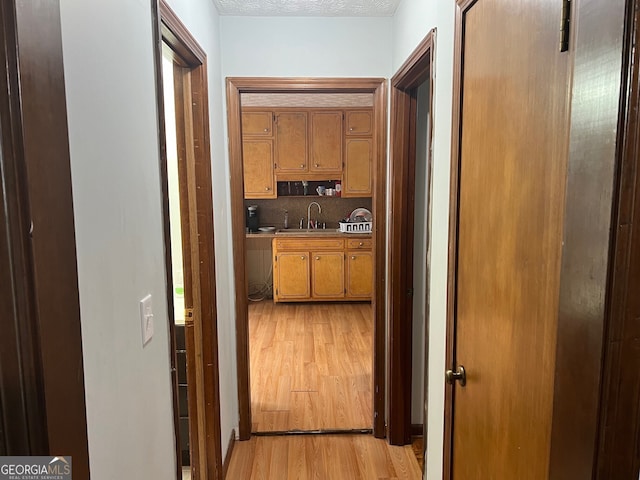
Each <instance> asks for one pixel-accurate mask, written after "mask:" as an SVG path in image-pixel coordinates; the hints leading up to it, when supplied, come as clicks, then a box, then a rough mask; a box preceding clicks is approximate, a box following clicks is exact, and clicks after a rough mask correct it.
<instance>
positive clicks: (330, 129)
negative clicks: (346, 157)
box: [309, 112, 343, 176]
mask: <svg viewBox="0 0 640 480" xmlns="http://www.w3.org/2000/svg"><path fill="white" fill-rule="evenodd" d="M342 138H343V135H342V112H311V159H310V162H309V171H310V172H313V173H330V174H335V175H336V176H340V173H341V172H342Z"/></svg>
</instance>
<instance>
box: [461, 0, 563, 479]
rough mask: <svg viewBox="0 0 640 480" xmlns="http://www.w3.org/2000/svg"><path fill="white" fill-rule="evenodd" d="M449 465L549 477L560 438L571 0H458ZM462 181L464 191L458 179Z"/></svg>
mask: <svg viewBox="0 0 640 480" xmlns="http://www.w3.org/2000/svg"><path fill="white" fill-rule="evenodd" d="M462 3H463V4H464V6H462V7H460V8H461V12H462V13H461V14H462V17H461V26H462V31H463V32H464V34H460V37H459V38H461V39H463V40H461V41H460V43H459V45H460V46H461V52H460V53H461V54H462V55H461V58H463V59H464V64H463V65H462V69H461V70H460V71H461V72H463V73H462V77H461V105H462V108H461V110H460V124H459V126H460V130H459V131H460V132H461V133H460V147H459V157H458V165H457V167H458V169H459V170H458V171H459V177H458V185H456V186H457V187H458V188H459V192H458V193H459V205H458V207H459V209H458V216H457V219H456V220H457V231H458V245H457V277H456V278H455V282H456V283H455V285H456V287H455V288H456V297H455V315H456V317H455V326H456V332H455V347H454V351H455V360H456V364H457V366H459V365H463V366H464V367H465V369H466V372H467V379H466V381H467V383H466V386H462V385H461V383H459V382H457V383H455V387H454V388H455V392H454V395H453V398H454V402H453V432H452V436H453V438H452V477H453V478H454V479H456V480H467V479H518V480H527V479H530V480H540V479H544V478H547V477H548V468H549V456H550V450H551V446H550V443H551V425H552V423H551V422H552V413H553V387H554V375H555V352H556V329H557V316H558V298H559V277H560V260H561V253H562V225H563V213H564V193H565V181H566V174H567V172H566V164H567V158H566V157H567V152H566V150H567V136H568V109H567V102H568V91H567V90H568V89H567V84H568V68H567V65H568V54H566V53H561V52H560V51H559V48H558V43H559V32H558V20H559V18H560V8H561V2H513V1H511V0H478V1H476V2H471V1H465V2H462ZM454 193H455V192H454Z"/></svg>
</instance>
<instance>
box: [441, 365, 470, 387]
mask: <svg viewBox="0 0 640 480" xmlns="http://www.w3.org/2000/svg"><path fill="white" fill-rule="evenodd" d="M445 377H447V383H448V384H449V385H453V382H455V381H456V380H458V381H459V382H460V386H461V387H464V386H465V385H466V384H467V372H466V371H465V369H464V366H462V365H460V366H459V367H458V371H457V372H454V371H453V370H447V371H446V373H445Z"/></svg>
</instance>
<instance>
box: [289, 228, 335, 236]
mask: <svg viewBox="0 0 640 480" xmlns="http://www.w3.org/2000/svg"><path fill="white" fill-rule="evenodd" d="M337 233H340V229H339V228H326V229H325V228H318V229H315V228H312V229H304V228H289V229H286V230H285V229H279V230H276V235H304V236H310V237H315V236H320V235H335V234H337Z"/></svg>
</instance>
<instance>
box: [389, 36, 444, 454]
mask: <svg viewBox="0 0 640 480" xmlns="http://www.w3.org/2000/svg"><path fill="white" fill-rule="evenodd" d="M434 42H435V30H432V31H431V32H429V34H428V35H427V36H426V37H425V39H424V40H423V41H422V42H421V43H420V45H419V46H418V47H417V48H416V49H415V50H414V52H413V53H412V54H411V55H410V56H409V58H408V59H407V61H406V62H405V63H404V64H403V65H402V66H401V67H400V69H399V70H398V72H397V73H396V74H395V75H394V77H393V78H392V79H391V119H392V120H391V138H392V142H391V145H392V150H391V172H390V174H391V220H390V230H391V234H390V245H389V271H390V287H389V288H390V304H389V310H390V327H389V328H390V346H389V348H390V354H389V357H390V358H389V390H388V391H389V442H390V443H392V444H394V445H405V444H408V443H412V441H414V440H416V439H417V440H416V441H415V443H416V444H417V445H418V451H419V453H421V454H422V457H423V458H424V441H422V442H421V441H420V439H419V438H420V437H422V439H424V438H425V437H426V432H425V426H426V421H425V419H426V413H427V412H426V409H427V405H426V398H427V395H426V384H427V382H426V371H427V363H426V358H427V345H428V312H429V296H428V292H429V265H430V251H431V249H430V245H431V191H432V179H431V171H432V158H431V131H432V118H433V117H432V103H433V102H432V93H433V66H432V65H433V63H432V62H433V48H434Z"/></svg>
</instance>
